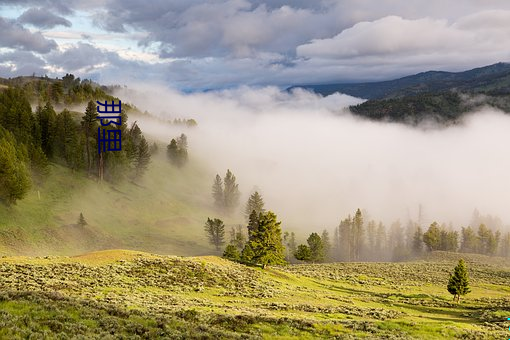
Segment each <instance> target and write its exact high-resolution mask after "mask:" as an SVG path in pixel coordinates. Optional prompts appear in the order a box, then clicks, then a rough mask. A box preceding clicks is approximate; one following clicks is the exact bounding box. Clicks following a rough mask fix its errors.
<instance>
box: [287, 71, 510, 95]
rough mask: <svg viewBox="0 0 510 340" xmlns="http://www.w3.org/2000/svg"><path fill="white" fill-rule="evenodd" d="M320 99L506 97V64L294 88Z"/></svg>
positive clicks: (509, 77)
mask: <svg viewBox="0 0 510 340" xmlns="http://www.w3.org/2000/svg"><path fill="white" fill-rule="evenodd" d="M294 88H305V89H309V90H312V91H314V92H316V93H320V94H322V95H324V96H326V95H330V94H333V93H335V92H340V93H345V94H348V95H351V96H354V97H359V98H364V99H385V98H398V97H404V96H409V95H417V94H420V93H434V92H443V91H451V90H456V91H459V92H469V93H489V94H507V93H510V63H503V62H500V63H497V64H493V65H489V66H484V67H479V68H475V69H472V70H468V71H463V72H444V71H427V72H422V73H418V74H415V75H410V76H406V77H403V78H399V79H394V80H387V81H380V82H368V83H343V84H322V85H297V86H292V87H290V88H288V90H291V89H294Z"/></svg>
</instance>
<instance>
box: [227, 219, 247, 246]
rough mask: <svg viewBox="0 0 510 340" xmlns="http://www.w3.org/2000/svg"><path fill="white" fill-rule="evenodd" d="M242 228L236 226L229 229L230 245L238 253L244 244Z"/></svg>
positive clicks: (244, 237)
mask: <svg viewBox="0 0 510 340" xmlns="http://www.w3.org/2000/svg"><path fill="white" fill-rule="evenodd" d="M242 228H243V227H242V226H241V225H238V226H237V227H232V229H230V244H233V245H234V246H235V247H236V248H237V249H238V250H239V251H242V249H243V248H244V244H245V243H246V236H245V235H244V233H243V229H242Z"/></svg>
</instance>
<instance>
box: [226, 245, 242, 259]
mask: <svg viewBox="0 0 510 340" xmlns="http://www.w3.org/2000/svg"><path fill="white" fill-rule="evenodd" d="M223 257H224V258H226V259H227V260H230V261H235V262H238V261H239V260H240V259H241V254H239V250H237V247H236V246H235V245H233V244H228V245H227V247H226V248H225V251H224V252H223Z"/></svg>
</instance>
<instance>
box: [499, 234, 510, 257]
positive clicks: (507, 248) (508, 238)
mask: <svg viewBox="0 0 510 340" xmlns="http://www.w3.org/2000/svg"><path fill="white" fill-rule="evenodd" d="M500 255H501V256H503V257H510V232H508V233H506V234H505V236H503V239H502V240H501V249H500Z"/></svg>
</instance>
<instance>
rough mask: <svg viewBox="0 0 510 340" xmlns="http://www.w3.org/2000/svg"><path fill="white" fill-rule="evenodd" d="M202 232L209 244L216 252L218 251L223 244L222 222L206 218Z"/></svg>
mask: <svg viewBox="0 0 510 340" xmlns="http://www.w3.org/2000/svg"><path fill="white" fill-rule="evenodd" d="M204 230H205V233H206V234H207V237H208V239H209V243H210V244H212V245H214V246H215V247H216V250H218V251H219V250H220V247H221V246H222V245H223V244H224V243H225V225H224V224H223V221H222V220H220V219H218V218H215V219H210V218H207V222H206V223H205V226H204Z"/></svg>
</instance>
